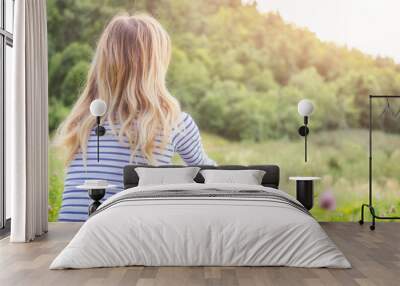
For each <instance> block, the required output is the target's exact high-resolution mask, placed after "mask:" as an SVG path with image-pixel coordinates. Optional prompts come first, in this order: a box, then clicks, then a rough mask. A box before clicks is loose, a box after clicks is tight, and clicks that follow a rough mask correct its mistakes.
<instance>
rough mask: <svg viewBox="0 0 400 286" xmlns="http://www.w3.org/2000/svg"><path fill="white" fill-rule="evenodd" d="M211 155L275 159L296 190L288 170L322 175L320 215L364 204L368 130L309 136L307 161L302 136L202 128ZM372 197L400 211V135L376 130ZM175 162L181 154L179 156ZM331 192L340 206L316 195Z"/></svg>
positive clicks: (53, 210) (57, 165)
mask: <svg viewBox="0 0 400 286" xmlns="http://www.w3.org/2000/svg"><path fill="white" fill-rule="evenodd" d="M202 138H203V144H204V147H205V149H206V151H207V152H208V154H209V156H210V157H211V158H213V159H214V160H215V161H217V163H218V164H219V165H223V164H244V165H249V164H277V165H279V166H280V168H281V183H280V189H282V190H284V191H286V192H288V193H290V194H292V195H294V194H295V183H294V182H292V181H289V180H288V177H289V176H306V175H307V176H308V175H310V176H319V177H321V178H322V180H321V181H319V182H317V183H316V185H315V201H314V208H313V209H312V211H311V213H312V214H313V215H314V216H315V217H316V218H317V219H318V220H319V221H358V220H359V216H360V205H361V204H362V203H363V202H367V200H368V132H367V131H366V130H358V129H354V130H353V129H347V130H342V131H330V132H320V133H318V134H311V136H310V137H309V162H307V163H304V153H303V152H304V151H303V149H304V145H303V144H304V142H303V141H302V140H301V139H300V138H299V139H298V140H293V139H289V138H287V139H286V138H283V139H277V140H269V141H265V142H252V141H238V142H232V141H229V140H226V139H223V138H222V137H219V136H216V135H211V134H206V133H203V134H202ZM373 139H374V148H373V152H374V161H373V170H374V182H373V188H374V202H375V204H376V206H377V210H378V213H379V214H380V215H394V214H396V211H400V199H399V198H400V164H399V162H400V148H399V147H400V136H399V135H392V134H387V133H380V132H374V137H373ZM49 156H50V158H49V160H50V162H49V163H50V166H49V180H50V192H49V204H50V207H49V220H50V221H55V220H57V217H58V211H59V208H60V206H61V200H62V192H63V177H64V167H63V163H62V160H61V157H62V156H61V154H58V153H57V152H56V151H55V150H54V149H53V148H50V152H49ZM174 161H175V163H179V162H180V159H179V158H175V159H174ZM324 191H331V192H333V194H334V196H335V198H336V204H337V206H336V209H335V210H333V211H327V210H323V209H321V208H319V206H318V196H319V194H321V193H322V192H324Z"/></svg>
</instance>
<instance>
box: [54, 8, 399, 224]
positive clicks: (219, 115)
mask: <svg viewBox="0 0 400 286" xmlns="http://www.w3.org/2000/svg"><path fill="white" fill-rule="evenodd" d="M47 5H48V7H47V9H48V40H49V124H50V126H49V128H50V133H51V134H52V136H53V135H54V132H55V130H56V129H57V127H58V126H59V124H60V122H61V121H62V120H63V119H64V118H65V117H66V115H67V114H68V113H69V112H70V110H71V108H72V106H73V104H74V103H75V101H76V99H77V97H78V96H79V94H80V92H81V90H82V87H83V85H84V83H85V79H86V75H87V72H88V69H89V67H90V64H91V61H92V57H93V54H94V48H95V46H96V41H97V40H98V38H99V36H100V34H101V32H102V30H103V28H104V26H105V25H106V23H107V22H108V21H109V20H110V19H111V18H112V16H114V15H115V14H117V13H120V12H123V11H126V12H129V13H133V12H135V11H141V12H147V13H149V14H151V15H153V16H154V17H155V18H157V19H158V20H159V21H160V22H161V23H162V25H163V26H164V27H165V29H166V30H167V31H168V33H169V34H170V36H171V39H172V60H171V65H170V68H169V72H168V76H167V86H168V88H169V90H170V92H171V94H173V95H174V96H175V97H176V98H177V99H178V100H179V101H180V103H181V106H182V109H183V110H184V111H187V112H188V113H190V114H191V115H192V117H193V118H194V119H195V121H196V122H197V123H198V125H199V127H200V129H201V131H202V138H203V144H204V147H205V149H206V151H207V153H208V155H209V156H210V158H212V159H213V160H214V161H216V162H217V163H218V164H220V165H222V164H246V165H247V164H267V163H275V164H278V165H279V166H280V167H281V172H282V173H281V186H280V187H281V189H283V190H287V191H288V192H289V193H291V194H294V191H295V182H293V181H291V180H289V177H290V176H317V177H321V180H319V181H318V182H315V183H314V184H315V185H314V191H315V193H316V196H317V198H316V200H315V202H314V204H315V205H314V208H313V209H312V211H311V212H312V214H313V215H314V216H315V217H316V218H317V219H318V220H321V221H358V220H359V215H360V205H361V203H363V202H364V201H366V200H367V197H368V127H369V119H368V118H369V117H368V115H369V113H368V112H369V107H368V95H369V94H397V95H400V65H399V64H398V63H396V62H395V60H393V59H391V58H389V57H376V56H371V55H368V54H365V53H363V52H362V51H360V50H358V49H349V48H346V47H344V46H340V45H337V44H334V43H332V42H325V41H322V40H320V39H319V38H318V37H317V36H316V34H314V33H312V32H310V31H309V30H307V29H306V28H301V27H298V26H296V25H295V24H291V23H288V22H287V21H286V20H284V18H283V17H282V16H280V15H279V14H277V13H263V12H260V9H259V8H257V7H256V5H255V4H247V5H245V4H243V3H241V1H240V0H220V1H216V0H205V1H164V0H152V1H145V0H136V1H127V0H116V1H101V3H100V2H99V1H95V0H84V1H82V0H71V1H57V0H49V1H48V2H47ZM305 98H307V99H309V100H311V101H312V102H313V104H314V106H315V110H314V112H313V114H312V115H311V120H310V121H309V122H308V127H309V128H310V134H309V135H308V138H307V140H308V141H307V144H308V160H307V162H304V138H303V137H301V136H300V135H299V133H298V128H299V126H301V125H302V124H303V118H302V117H301V116H300V115H299V114H298V111H297V104H298V102H299V101H300V100H302V99H305ZM385 104H386V105H387V104H388V103H387V102H385V101H382V104H381V106H377V108H374V112H375V113H376V114H375V116H373V118H374V120H373V126H374V128H376V129H379V130H375V131H374V144H375V146H374V148H375V149H374V184H375V185H374V194H375V196H376V197H375V201H374V203H375V205H376V206H375V207H376V208H378V209H379V212H380V214H382V215H393V214H394V213H396V209H400V208H399V207H400V200H399V199H398V198H399V197H400V188H399V187H400V169H399V168H400V167H399V164H398V162H399V159H400V151H399V148H398V147H399V146H400V135H399V133H400V124H399V119H398V118H397V116H395V117H393V116H392V117H388V116H382V115H380V114H379V113H380V112H382V108H384V107H385ZM389 104H390V108H391V109H392V110H395V112H397V110H399V108H400V104H399V101H394V100H393V101H389ZM378 105H379V104H378ZM88 112H90V111H89V110H88ZM49 153H50V174H49V177H50V193H49V214H50V216H49V219H50V220H51V221H55V220H57V218H58V212H59V209H60V206H61V203H62V193H63V189H64V186H63V184H64V169H65V166H64V165H63V152H62V150H58V149H56V148H54V147H50V150H49ZM174 162H176V163H179V162H180V159H179V158H178V157H176V158H174ZM367 219H369V218H368V217H367Z"/></svg>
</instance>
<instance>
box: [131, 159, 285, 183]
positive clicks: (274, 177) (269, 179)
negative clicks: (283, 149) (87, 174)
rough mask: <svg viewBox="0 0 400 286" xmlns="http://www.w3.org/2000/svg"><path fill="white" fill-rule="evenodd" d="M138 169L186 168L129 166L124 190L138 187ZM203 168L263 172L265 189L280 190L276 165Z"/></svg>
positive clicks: (202, 180) (200, 181)
mask: <svg viewBox="0 0 400 286" xmlns="http://www.w3.org/2000/svg"><path fill="white" fill-rule="evenodd" d="M137 167H145V168H183V167H185V166H182V165H166V166H145V165H127V166H125V168H124V189H129V188H133V187H136V186H137V185H138V183H139V176H138V174H137V173H136V171H135V168H137ZM197 167H199V168H201V170H206V169H217V170H248V169H252V170H263V171H265V175H264V177H263V179H262V182H261V183H262V185H263V186H264V187H270V188H275V189H278V187H279V167H278V166H276V165H250V166H241V165H222V166H197ZM194 180H195V181H196V182H197V183H204V178H203V176H202V175H201V174H200V173H198V174H197V176H196V177H195V178H194Z"/></svg>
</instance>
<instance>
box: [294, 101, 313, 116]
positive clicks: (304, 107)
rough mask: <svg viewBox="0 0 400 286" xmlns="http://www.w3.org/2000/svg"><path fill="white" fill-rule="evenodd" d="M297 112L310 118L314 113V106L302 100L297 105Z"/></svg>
mask: <svg viewBox="0 0 400 286" xmlns="http://www.w3.org/2000/svg"><path fill="white" fill-rule="evenodd" d="M297 110H298V111H299V114H300V115H301V116H310V115H311V113H313V111H314V105H313V104H312V102H311V101H310V100H308V99H302V100H300V102H299V104H298V105H297Z"/></svg>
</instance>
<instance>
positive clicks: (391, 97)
mask: <svg viewBox="0 0 400 286" xmlns="http://www.w3.org/2000/svg"><path fill="white" fill-rule="evenodd" d="M378 99H381V100H382V99H386V106H385V108H384V110H383V112H382V114H383V113H385V112H390V113H391V114H395V115H396V116H397V115H398V114H399V112H396V113H393V112H392V110H391V108H390V103H389V99H400V95H370V96H369V181H368V185H369V188H368V189H369V200H368V204H362V205H361V219H360V221H359V223H360V224H364V208H365V207H367V208H369V211H370V213H371V216H372V224H371V225H370V227H369V228H370V229H371V230H374V229H375V220H376V219H383V220H388V219H400V217H398V216H392V217H386V216H379V215H377V214H376V212H375V208H374V206H373V202H372V143H373V142H372V100H378Z"/></svg>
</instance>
